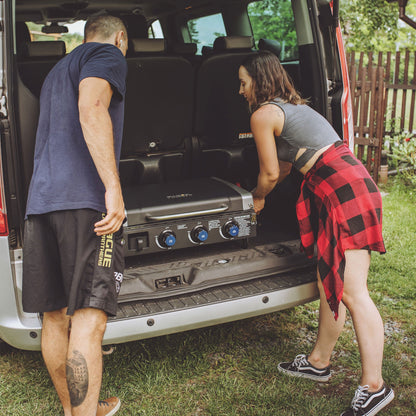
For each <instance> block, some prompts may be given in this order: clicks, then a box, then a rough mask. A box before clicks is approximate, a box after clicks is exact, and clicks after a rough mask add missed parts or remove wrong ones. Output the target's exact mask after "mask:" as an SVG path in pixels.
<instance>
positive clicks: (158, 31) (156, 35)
mask: <svg viewBox="0 0 416 416" xmlns="http://www.w3.org/2000/svg"><path fill="white" fill-rule="evenodd" d="M163 37H164V36H163V30H162V26H161V25H160V22H159V20H155V21H154V22H153V23H152V24H151V25H150V26H149V38H150V39H160V38H163Z"/></svg>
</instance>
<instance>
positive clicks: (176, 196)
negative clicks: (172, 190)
mask: <svg viewBox="0 0 416 416" xmlns="http://www.w3.org/2000/svg"><path fill="white" fill-rule="evenodd" d="M191 197H192V194H173V195H166V198H167V199H180V198H191Z"/></svg>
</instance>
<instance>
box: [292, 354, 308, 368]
mask: <svg viewBox="0 0 416 416" xmlns="http://www.w3.org/2000/svg"><path fill="white" fill-rule="evenodd" d="M301 365H306V366H308V365H309V362H308V360H307V359H306V355H305V354H299V355H297V356H296V357H295V359H294V360H293V366H294V367H296V368H299V367H300V366H301Z"/></svg>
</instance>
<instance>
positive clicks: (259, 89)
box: [241, 51, 306, 110]
mask: <svg viewBox="0 0 416 416" xmlns="http://www.w3.org/2000/svg"><path fill="white" fill-rule="evenodd" d="M241 65H242V66H243V67H244V68H245V69H246V71H247V72H248V74H249V75H250V77H251V78H252V88H253V90H252V92H253V94H252V96H253V100H254V102H253V103H252V105H251V106H252V109H253V110H256V109H257V108H258V107H259V105H260V104H262V103H265V102H267V101H271V100H273V99H274V98H281V99H282V100H283V101H285V102H288V103H291V104H305V103H306V100H304V99H303V98H301V96H300V95H299V93H298V92H297V91H296V89H295V87H294V86H293V83H292V80H291V79H290V76H289V75H288V73H287V72H286V71H285V69H284V68H283V66H282V64H281V63H280V61H279V59H278V58H277V56H276V55H274V54H273V53H271V52H269V51H259V52H258V53H255V54H254V53H253V54H252V55H249V56H248V57H247V58H246V59H245V60H244V61H243V63H242V64H241Z"/></svg>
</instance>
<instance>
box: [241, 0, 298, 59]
mask: <svg viewBox="0 0 416 416" xmlns="http://www.w3.org/2000/svg"><path fill="white" fill-rule="evenodd" d="M248 13H249V15H250V22H251V26H252V29H253V34H254V38H255V40H256V41H258V40H259V39H262V38H264V39H274V40H277V41H279V42H280V43H281V45H282V53H281V59H282V60H287V59H295V58H297V51H298V49H297V38H296V30H295V22H294V18H293V11H292V4H291V1H290V0H263V1H256V2H254V3H250V4H249V7H248Z"/></svg>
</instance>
